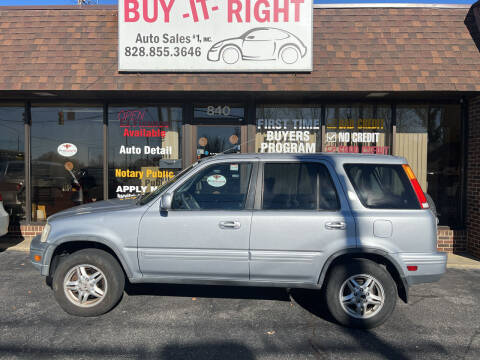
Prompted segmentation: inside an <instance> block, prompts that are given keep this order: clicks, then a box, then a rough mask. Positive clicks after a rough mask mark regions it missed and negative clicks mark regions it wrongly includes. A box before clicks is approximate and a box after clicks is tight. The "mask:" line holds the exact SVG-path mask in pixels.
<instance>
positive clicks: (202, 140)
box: [197, 125, 242, 159]
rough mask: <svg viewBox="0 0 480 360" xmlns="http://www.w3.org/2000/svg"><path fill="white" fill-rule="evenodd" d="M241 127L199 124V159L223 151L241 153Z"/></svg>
mask: <svg viewBox="0 0 480 360" xmlns="http://www.w3.org/2000/svg"><path fill="white" fill-rule="evenodd" d="M241 139H242V135H241V127H240V126H233V125H199V126H197V159H202V158H204V157H207V156H215V155H217V154H221V153H239V152H240V150H241V146H240V144H241Z"/></svg>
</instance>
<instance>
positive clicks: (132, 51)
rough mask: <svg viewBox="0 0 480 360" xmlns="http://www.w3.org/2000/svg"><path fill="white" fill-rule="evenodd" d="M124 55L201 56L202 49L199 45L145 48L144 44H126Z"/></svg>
mask: <svg viewBox="0 0 480 360" xmlns="http://www.w3.org/2000/svg"><path fill="white" fill-rule="evenodd" d="M124 53H125V56H140V57H149V56H152V57H153V56H163V57H165V56H175V57H176V56H182V57H186V56H192V57H194V56H196V57H199V56H202V49H201V48H200V47H198V46H197V47H194V46H190V47H188V46H175V47H170V46H151V47H149V48H146V47H144V46H126V47H125V52H124Z"/></svg>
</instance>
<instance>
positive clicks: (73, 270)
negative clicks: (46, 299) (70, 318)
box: [52, 249, 125, 316]
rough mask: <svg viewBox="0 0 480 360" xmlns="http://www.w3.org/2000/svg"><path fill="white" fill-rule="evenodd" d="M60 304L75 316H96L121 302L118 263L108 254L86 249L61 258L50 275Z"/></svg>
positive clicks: (122, 277)
mask: <svg viewBox="0 0 480 360" xmlns="http://www.w3.org/2000/svg"><path fill="white" fill-rule="evenodd" d="M52 286H53V291H54V295H55V298H56V300H57V302H58V303H59V305H60V306H61V307H62V308H63V310H65V311H66V312H67V313H69V314H71V315H76V316H98V315H102V314H104V313H106V312H108V311H109V310H111V309H112V308H113V307H114V306H115V305H116V304H117V303H118V301H119V300H120V298H121V297H122V294H123V290H124V287H125V277H124V274H123V271H122V268H121V267H120V264H119V263H118V261H117V260H116V259H115V258H114V257H113V256H112V255H111V254H109V253H108V252H106V251H103V250H99V249H85V250H80V251H77V252H74V253H73V254H70V255H68V256H66V257H65V258H63V259H62V260H61V261H60V263H59V264H58V266H57V268H56V270H55V273H54V275H53V282H52Z"/></svg>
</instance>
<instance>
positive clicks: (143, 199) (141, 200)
mask: <svg viewBox="0 0 480 360" xmlns="http://www.w3.org/2000/svg"><path fill="white" fill-rule="evenodd" d="M197 163H198V162H196V163H193V164H192V165H190V166H189V167H187V168H185V169H183V170H182V171H180V172H179V173H178V175H177V176H175V177H174V178H173V179H171V180H170V181H168V182H166V183H165V184H163V185H162V186H160V187H159V188H157V190H155V191H152V192H151V193H149V194H146V195H144V196H142V197H140V198H139V200H138V203H139V204H140V205H145V204H148V203H149V202H150V201H152V200H153V199H155V198H156V197H157V196H158V194H160V193H162V191H164V190H165V189H166V188H167V187H169V186H170V185H172V184H173V183H175V182H177V181H178V180H179V179H180V178H181V177H182V176H183V175H184V174H185V173H186V172H188V171H190V169H191V168H193V167H194V166H195V165H197Z"/></svg>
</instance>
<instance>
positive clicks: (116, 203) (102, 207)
mask: <svg viewBox="0 0 480 360" xmlns="http://www.w3.org/2000/svg"><path fill="white" fill-rule="evenodd" d="M136 203H137V200H136V199H128V200H122V199H110V200H105V201H97V202H93V203H88V204H83V205H79V206H75V207H73V208H70V209H68V210H64V211H60V212H59V213H56V214H54V215H52V216H49V218H48V221H52V220H54V219H57V218H64V217H68V216H75V215H82V214H92V213H100V212H107V211H112V210H124V209H131V208H135V207H136V206H137V204H136Z"/></svg>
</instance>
